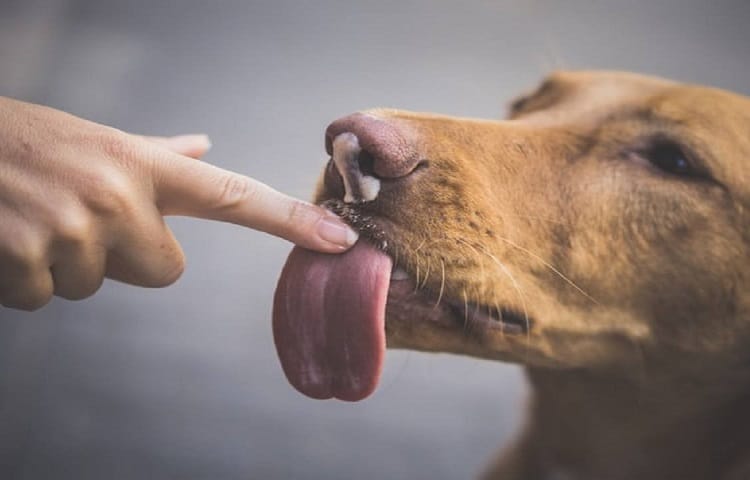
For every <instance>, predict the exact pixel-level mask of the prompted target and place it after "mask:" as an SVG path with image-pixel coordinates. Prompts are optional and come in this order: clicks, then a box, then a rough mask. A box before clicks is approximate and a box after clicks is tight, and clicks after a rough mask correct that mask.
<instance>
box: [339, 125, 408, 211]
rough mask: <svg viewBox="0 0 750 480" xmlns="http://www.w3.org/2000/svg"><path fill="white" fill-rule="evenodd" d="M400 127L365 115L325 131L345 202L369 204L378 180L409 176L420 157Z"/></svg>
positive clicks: (377, 187) (379, 182) (378, 183)
mask: <svg viewBox="0 0 750 480" xmlns="http://www.w3.org/2000/svg"><path fill="white" fill-rule="evenodd" d="M412 137H413V135H411V134H410V132H408V131H407V130H406V129H405V128H404V127H403V126H396V125H394V124H393V123H391V122H389V121H387V120H384V119H381V118H378V117H375V116H373V115H370V114H366V113H355V114H353V115H349V116H347V117H344V118H341V119H339V120H336V121H335V122H333V123H332V124H331V125H330V126H329V127H328V129H327V130H326V150H327V151H328V153H329V154H330V155H331V162H332V166H333V167H334V168H335V169H336V171H338V173H339V175H340V176H341V179H342V180H343V186H344V202H346V203H362V202H370V201H373V200H375V199H376V198H377V196H378V194H379V193H380V186H381V180H384V179H396V178H400V177H404V176H406V175H409V174H410V173H411V172H412V171H414V169H415V168H416V167H417V165H418V164H419V161H420V157H419V155H418V153H417V149H416V143H415V142H414V139H413V138H412Z"/></svg>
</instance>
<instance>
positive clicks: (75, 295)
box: [55, 276, 104, 301]
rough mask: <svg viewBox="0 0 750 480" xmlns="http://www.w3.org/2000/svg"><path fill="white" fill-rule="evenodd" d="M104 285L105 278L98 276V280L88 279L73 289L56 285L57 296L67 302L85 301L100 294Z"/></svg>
mask: <svg viewBox="0 0 750 480" xmlns="http://www.w3.org/2000/svg"><path fill="white" fill-rule="evenodd" d="M103 283H104V277H103V276H98V277H96V278H94V277H92V278H87V279H86V280H84V281H82V282H79V283H77V284H76V285H75V286H73V287H72V288H64V287H59V286H57V285H56V286H55V295H57V296H59V297H62V298H64V299H66V300H74V301H75V300H83V299H85V298H89V297H91V296H92V295H94V294H95V293H96V292H98V291H99V289H100V288H101V286H102V284H103Z"/></svg>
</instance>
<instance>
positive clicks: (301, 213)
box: [286, 200, 307, 225]
mask: <svg viewBox="0 0 750 480" xmlns="http://www.w3.org/2000/svg"><path fill="white" fill-rule="evenodd" d="M306 219H307V209H306V208H305V205H304V204H303V203H302V202H299V201H296V200H295V201H292V202H291V203H290V205H289V209H288V210H287V217H286V221H287V224H288V225H300V224H301V223H302V222H304V221H305V220H306Z"/></svg>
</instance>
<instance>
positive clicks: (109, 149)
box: [98, 128, 139, 162]
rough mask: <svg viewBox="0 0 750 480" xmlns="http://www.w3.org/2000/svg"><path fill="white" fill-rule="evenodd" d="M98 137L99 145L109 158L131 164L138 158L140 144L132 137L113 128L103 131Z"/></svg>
mask: <svg viewBox="0 0 750 480" xmlns="http://www.w3.org/2000/svg"><path fill="white" fill-rule="evenodd" d="M98 135H99V138H98V144H99V146H100V148H101V149H102V151H103V152H104V154H105V155H107V156H108V157H109V158H111V159H113V160H115V161H117V162H130V161H133V160H134V159H135V158H137V157H138V151H139V144H138V142H137V141H136V140H135V139H134V138H132V137H131V136H130V135H127V134H126V133H124V132H121V131H119V130H116V129H113V128H105V129H102V131H101V132H100V133H99V134H98Z"/></svg>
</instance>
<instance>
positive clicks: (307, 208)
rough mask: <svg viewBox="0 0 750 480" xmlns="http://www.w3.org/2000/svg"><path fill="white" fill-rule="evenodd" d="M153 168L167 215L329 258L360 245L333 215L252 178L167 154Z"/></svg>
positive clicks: (158, 195)
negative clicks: (253, 233)
mask: <svg viewBox="0 0 750 480" xmlns="http://www.w3.org/2000/svg"><path fill="white" fill-rule="evenodd" d="M153 168H154V172H153V182H154V191H155V194H156V203H157V206H158V208H159V210H160V211H161V212H162V214H163V215H185V216H190V217H198V218H205V219H209V220H218V221H222V222H230V223H234V224H238V225H243V226H246V227H249V228H253V229H256V230H261V231H264V232H267V233H270V234H272V235H276V236H279V237H282V238H285V239H287V240H289V241H291V242H293V243H295V244H297V245H300V246H303V247H306V248H309V249H312V250H318V251H322V252H328V253H338V252H342V251H344V250H346V249H348V248H349V247H351V246H352V245H353V244H354V243H355V242H356V241H357V234H356V233H355V232H354V231H353V230H352V229H351V228H350V227H349V226H348V225H346V224H345V223H343V221H342V220H341V219H340V218H339V217H337V216H336V215H334V214H333V213H331V212H329V211H327V210H325V209H323V208H321V207H318V206H315V205H312V204H310V203H307V202H304V201H302V200H298V199H296V198H293V197H290V196H288V195H285V194H283V193H281V192H279V191H277V190H275V189H273V188H271V187H269V186H268V185H266V184H264V183H262V182H259V181H257V180H255V179H252V178H250V177H246V176H244V175H240V174H238V173H234V172H230V171H228V170H224V169H221V168H219V167H216V166H213V165H209V164H206V163H203V162H196V161H195V160H192V159H189V158H186V157H183V156H181V155H177V154H172V153H167V152H165V154H164V156H163V158H160V159H158V160H157V161H156V162H154V167H153Z"/></svg>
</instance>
